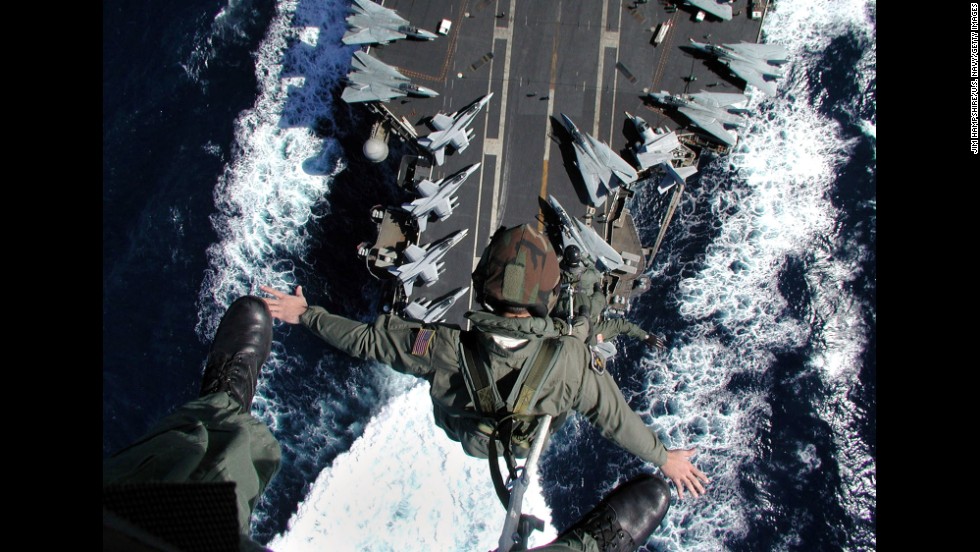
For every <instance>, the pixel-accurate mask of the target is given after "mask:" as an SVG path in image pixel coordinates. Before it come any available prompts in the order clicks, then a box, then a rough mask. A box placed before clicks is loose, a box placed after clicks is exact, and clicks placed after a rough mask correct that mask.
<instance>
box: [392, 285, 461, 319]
mask: <svg viewBox="0 0 980 552" xmlns="http://www.w3.org/2000/svg"><path fill="white" fill-rule="evenodd" d="M469 289H470V288H469V287H461V288H459V289H457V290H456V291H453V292H452V293H450V294H449V295H447V296H445V297H443V298H442V299H440V300H439V301H436V302H435V303H433V302H432V301H429V300H427V299H416V300H414V301H412V302H411V303H409V304H408V306H406V307H405V310H404V311H402V314H403V315H404V316H405V318H411V319H412V320H419V321H421V322H441V321H443V320H444V319H445V318H446V313H447V312H449V309H451V308H453V305H454V304H456V301H457V300H458V299H459V298H460V297H462V296H464V295H466V292H467V291H469Z"/></svg>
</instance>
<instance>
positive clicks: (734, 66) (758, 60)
mask: <svg viewBox="0 0 980 552" xmlns="http://www.w3.org/2000/svg"><path fill="white" fill-rule="evenodd" d="M691 47H692V48H695V49H697V50H700V51H702V52H705V53H707V54H711V55H713V56H715V57H716V58H718V61H720V62H721V63H724V64H725V65H727V66H728V68H729V69H731V71H732V73H734V74H735V76H737V77H738V78H740V79H742V80H744V81H745V82H747V83H749V84H751V85H752V86H754V87H756V88H758V89H759V90H761V91H762V93H763V94H768V95H770V96H775V95H776V83H775V79H777V78H779V77H782V76H784V75H785V74H786V71H785V70H784V69H782V68H781V67H780V65H782V64H784V63H786V62H788V61H789V59H787V58H788V56H789V53H788V52H787V51H786V48H784V47H783V46H780V45H779V44H752V43H750V42H742V43H739V44H702V43H701V42H696V41H695V40H694V39H691ZM767 79H768V80H767Z"/></svg>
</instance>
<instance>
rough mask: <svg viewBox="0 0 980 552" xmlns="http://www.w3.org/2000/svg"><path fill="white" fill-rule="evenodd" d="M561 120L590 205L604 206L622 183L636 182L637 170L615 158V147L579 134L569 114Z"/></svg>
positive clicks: (616, 156) (562, 116)
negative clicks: (570, 142)
mask: <svg viewBox="0 0 980 552" xmlns="http://www.w3.org/2000/svg"><path fill="white" fill-rule="evenodd" d="M561 118H562V121H563V123H564V125H565V128H566V129H568V133H569V134H571V135H572V146H573V147H574V148H575V160H576V162H575V164H576V165H577V166H578V170H579V172H580V173H582V180H583V181H584V182H585V189H586V192H588V194H589V204H590V205H592V206H593V207H598V206H600V205H602V204H603V203H605V202H606V196H607V195H609V194H610V193H611V192H613V191H614V190H615V189H616V188H617V187H619V185H620V183H622V184H629V183H631V182H633V181H635V180H636V169H634V168H633V167H632V166H631V165H630V164H629V163H627V162H626V161H623V158H622V157H620V156H619V155H616V152H614V151H613V150H612V148H610V147H609V146H607V145H606V144H604V143H602V142H601V141H599V140H596V139H595V138H593V137H592V136H591V135H589V134H582V133H581V132H579V129H578V127H576V126H575V123H573V122H572V120H571V119H569V118H568V115H565V114H564V113H562V114H561Z"/></svg>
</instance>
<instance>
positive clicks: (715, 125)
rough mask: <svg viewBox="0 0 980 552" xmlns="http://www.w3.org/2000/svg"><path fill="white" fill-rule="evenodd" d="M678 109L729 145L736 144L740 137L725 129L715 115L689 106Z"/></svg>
mask: <svg viewBox="0 0 980 552" xmlns="http://www.w3.org/2000/svg"><path fill="white" fill-rule="evenodd" d="M677 110H678V111H680V112H681V113H683V114H684V115H686V116H687V118H689V119H690V120H691V121H692V122H693V123H694V124H696V125H697V126H699V127H701V128H702V129H703V130H705V131H706V132H708V133H709V134H711V135H712V136H714V137H715V138H718V139H719V140H721V141H722V142H724V143H726V144H728V145H729V146H734V145H735V142H736V141H737V139H738V138H737V137H736V136H735V134H734V133H732V132H730V131H728V130H727V129H725V125H724V124H722V123H721V121H719V120H718V119H716V118H715V117H711V116H708V115H707V114H706V113H705V112H704V111H700V110H697V109H691V108H689V107H680V108H678V109H677Z"/></svg>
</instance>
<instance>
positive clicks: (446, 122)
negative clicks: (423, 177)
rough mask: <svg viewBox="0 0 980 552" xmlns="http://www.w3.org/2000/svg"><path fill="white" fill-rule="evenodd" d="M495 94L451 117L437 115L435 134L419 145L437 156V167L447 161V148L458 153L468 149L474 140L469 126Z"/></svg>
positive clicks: (421, 140)
mask: <svg viewBox="0 0 980 552" xmlns="http://www.w3.org/2000/svg"><path fill="white" fill-rule="evenodd" d="M492 97H493V92H491V93H489V94H487V95H486V96H483V97H482V98H480V99H478V100H476V101H475V102H473V103H471V104H470V105H468V106H467V107H465V108H464V109H462V110H461V111H457V112H455V113H452V114H450V115H445V114H442V113H437V114H436V115H435V117H433V118H432V126H433V127H435V129H436V130H435V132H433V133H431V134H429V135H428V136H425V137H422V138H419V145H420V146H422V147H423V148H425V149H427V150H429V151H430V152H432V154H433V155H435V159H436V165H442V164H443V162H445V160H446V146H452V147H453V149H455V150H456V151H457V152H460V151H463V150H464V149H466V146H468V145H470V140H471V139H472V138H473V131H472V130H470V128H469V124H470V123H471V122H473V119H475V118H476V114H477V113H479V112H480V110H481V109H483V106H485V105H487V103H489V102H490V98H492Z"/></svg>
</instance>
